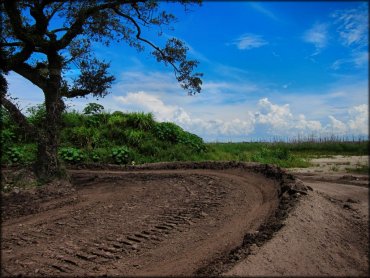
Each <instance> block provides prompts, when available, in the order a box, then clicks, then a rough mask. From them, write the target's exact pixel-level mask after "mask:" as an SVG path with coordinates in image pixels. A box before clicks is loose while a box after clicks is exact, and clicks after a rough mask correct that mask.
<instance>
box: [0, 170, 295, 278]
mask: <svg viewBox="0 0 370 278" xmlns="http://www.w3.org/2000/svg"><path fill="white" fill-rule="evenodd" d="M173 165H175V166H173ZM184 165H185V166H184ZM189 165H190V166H189ZM189 165H188V166H186V164H161V165H159V166H158V165H154V166H144V167H137V168H135V169H134V170H132V169H129V170H127V169H122V170H125V171H122V170H121V171H119V170H120V169H117V171H110V170H108V171H107V170H105V171H101V170H100V171H98V170H94V171H91V170H73V171H71V174H72V180H73V183H74V185H75V188H76V191H75V192H74V193H73V194H72V195H71V196H69V198H72V197H73V198H75V199H76V202H74V203H72V204H70V203H68V202H66V205H65V206H62V207H58V208H51V209H47V210H44V211H39V212H37V213H34V214H31V215H28V216H27V215H25V216H22V215H20V216H19V217H15V218H13V219H9V220H7V221H5V222H4V223H3V235H2V266H3V267H2V274H4V275H6V274H12V275H18V274H22V275H45V276H50V275H105V274H107V275H115V274H119V275H159V274H160V275H167V274H172V275H191V274H193V273H194V272H195V271H196V270H197V269H199V268H200V267H203V266H204V265H207V264H209V263H210V262H211V261H212V260H214V259H215V258H217V257H218V256H220V254H224V253H225V252H227V251H228V250H231V249H232V248H235V246H237V245H239V244H240V242H241V241H242V240H243V236H244V234H245V233H246V232H248V231H254V230H256V229H257V228H258V227H259V225H261V224H262V222H263V221H264V220H265V219H267V218H268V217H269V216H270V215H271V214H272V213H273V212H274V211H275V210H276V208H277V206H278V202H279V196H280V195H281V194H282V193H283V190H282V188H283V186H282V185H284V184H285V183H284V179H285V180H286V179H290V180H291V182H292V181H293V180H294V179H293V178H292V177H291V176H289V175H286V174H284V173H283V174H282V173H281V172H280V170H276V169H275V168H271V167H270V168H268V167H267V166H264V167H265V168H264V167H262V166H257V165H255V164H252V165H247V164H240V165H239V166H238V165H237V167H236V166H235V165H229V164H220V163H218V164H217V163H213V164H212V163H208V164H207V163H205V164H196V165H194V164H190V163H189ZM145 167H148V168H145ZM171 167H173V168H175V169H171ZM261 167H262V168H261ZM168 168H170V169H168ZM189 168H190V169H189ZM191 168H195V169H191ZM45 207H47V206H45Z"/></svg>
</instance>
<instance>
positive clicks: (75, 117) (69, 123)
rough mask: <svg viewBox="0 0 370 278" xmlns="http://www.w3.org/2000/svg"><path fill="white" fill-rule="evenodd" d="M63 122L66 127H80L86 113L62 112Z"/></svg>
mask: <svg viewBox="0 0 370 278" xmlns="http://www.w3.org/2000/svg"><path fill="white" fill-rule="evenodd" d="M62 122H63V126H64V128H71V127H78V126H81V125H83V123H84V115H81V114H80V113H78V112H77V111H72V112H64V113H63V114H62Z"/></svg>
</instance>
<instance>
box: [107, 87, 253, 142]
mask: <svg viewBox="0 0 370 278" xmlns="http://www.w3.org/2000/svg"><path fill="white" fill-rule="evenodd" d="M114 100H116V101H118V102H119V103H120V104H123V107H122V108H124V109H125V110H128V111H142V112H152V113H153V114H154V116H155V118H156V120H158V121H160V122H163V121H169V122H175V123H177V124H179V125H180V126H181V127H183V128H184V129H185V130H188V131H190V132H193V133H196V134H199V135H201V136H203V137H205V138H213V139H214V138H218V137H219V136H225V135H227V136H233V135H244V136H245V135H247V134H249V133H251V132H253V130H254V119H253V117H249V118H247V119H244V120H241V119H239V118H234V119H231V120H224V119H211V120H209V119H208V120H207V119H204V118H203V119H202V118H196V117H193V116H192V115H191V114H189V113H188V112H187V111H185V109H184V108H182V107H180V106H178V105H169V104H166V103H165V102H164V101H162V100H161V98H160V97H159V96H158V95H153V94H148V93H146V92H143V91H140V92H136V93H134V92H130V93H128V94H127V95H125V96H115V97H114ZM122 108H121V109H122ZM249 115H250V116H251V114H249Z"/></svg>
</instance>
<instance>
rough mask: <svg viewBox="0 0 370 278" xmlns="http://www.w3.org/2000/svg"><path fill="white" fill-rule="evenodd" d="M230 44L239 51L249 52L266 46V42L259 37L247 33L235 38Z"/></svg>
mask: <svg viewBox="0 0 370 278" xmlns="http://www.w3.org/2000/svg"><path fill="white" fill-rule="evenodd" d="M231 44H233V45H236V47H237V48H238V49H240V50H249V49H252V48H258V47H261V46H264V45H266V44H268V42H267V41H266V40H264V39H263V38H262V36H260V35H255V34H251V33H247V34H244V35H242V36H240V37H239V38H237V39H236V40H235V41H234V42H232V43H231Z"/></svg>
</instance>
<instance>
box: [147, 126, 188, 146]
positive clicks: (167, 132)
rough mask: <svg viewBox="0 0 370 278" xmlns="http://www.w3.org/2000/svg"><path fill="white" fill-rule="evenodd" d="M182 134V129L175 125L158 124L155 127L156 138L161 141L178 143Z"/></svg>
mask: <svg viewBox="0 0 370 278" xmlns="http://www.w3.org/2000/svg"><path fill="white" fill-rule="evenodd" d="M182 132H183V130H182V128H181V127H179V126H178V125H176V124H174V123H169V122H163V123H157V124H156V125H155V126H154V134H155V136H156V137H157V138H158V139H160V140H163V141H169V142H171V143H177V142H178V141H179V139H180V137H181V133H182Z"/></svg>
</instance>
